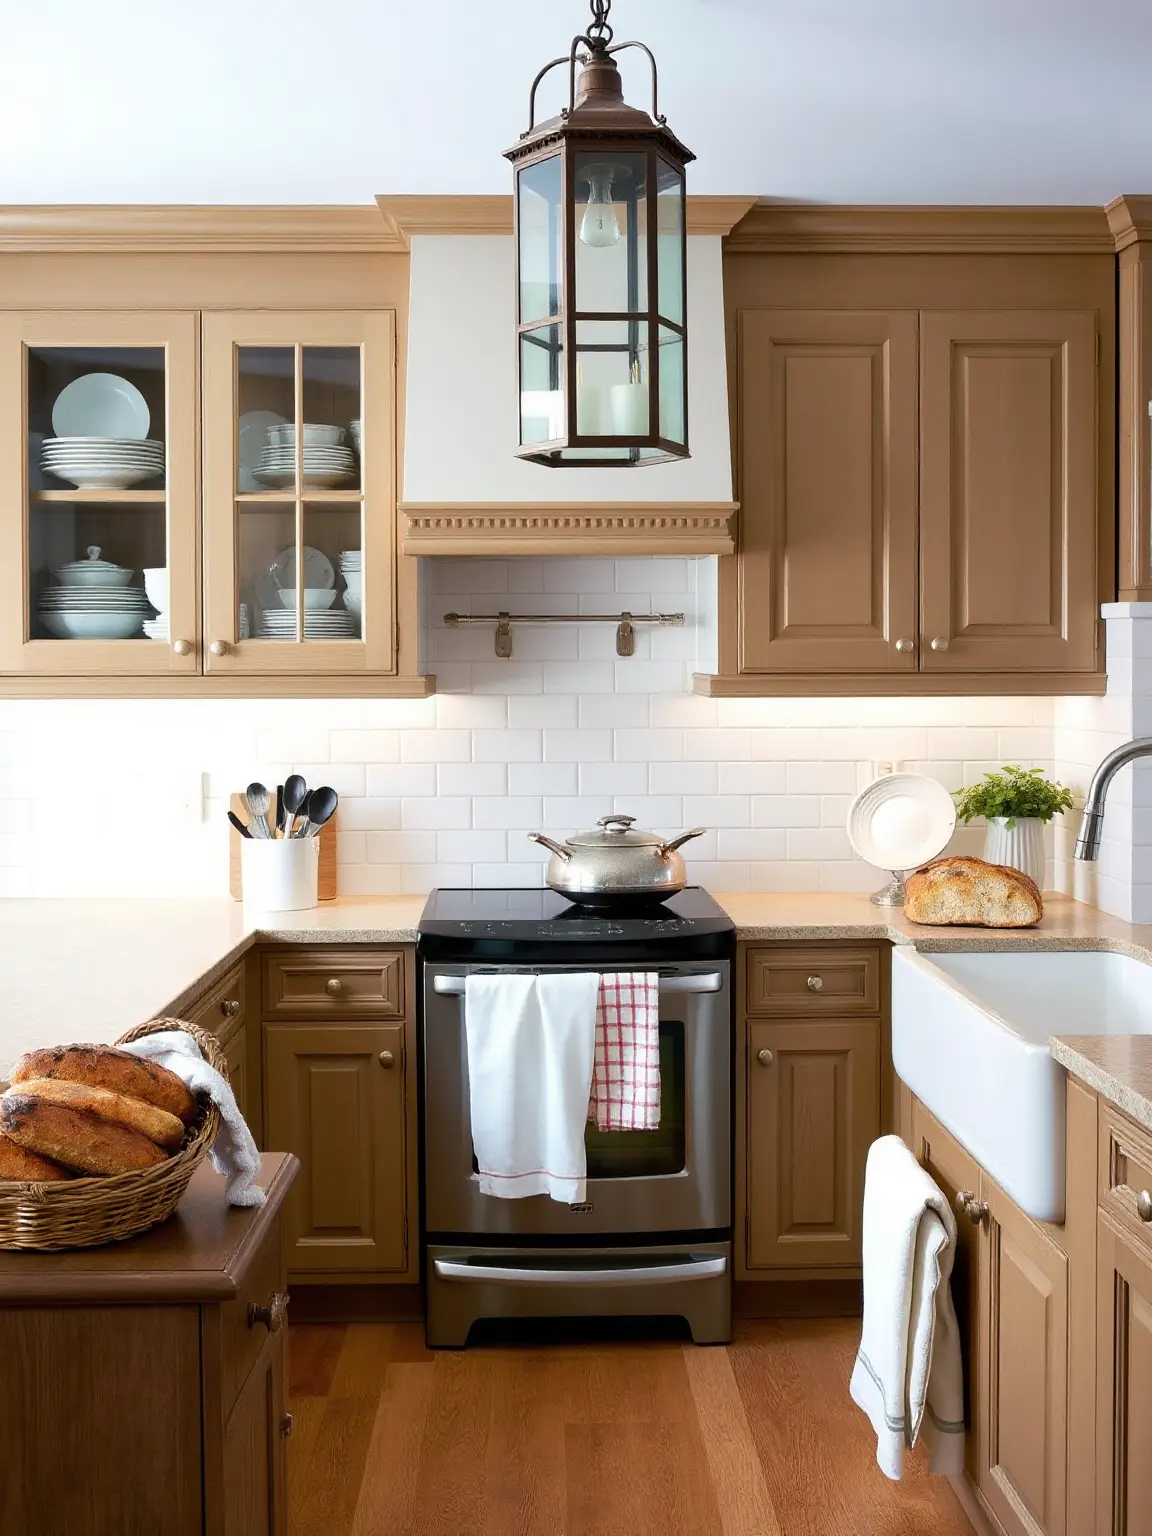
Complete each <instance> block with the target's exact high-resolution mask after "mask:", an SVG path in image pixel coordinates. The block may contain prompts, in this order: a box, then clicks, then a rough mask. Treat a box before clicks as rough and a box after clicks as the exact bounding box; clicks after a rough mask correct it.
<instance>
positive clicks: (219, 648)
mask: <svg viewBox="0 0 1152 1536" xmlns="http://www.w3.org/2000/svg"><path fill="white" fill-rule="evenodd" d="M208 650H209V651H210V653H211V654H212V655H213V656H227V654H228V642H227V640H213V642H212V644H211V645H210V646H209V647H208Z"/></svg>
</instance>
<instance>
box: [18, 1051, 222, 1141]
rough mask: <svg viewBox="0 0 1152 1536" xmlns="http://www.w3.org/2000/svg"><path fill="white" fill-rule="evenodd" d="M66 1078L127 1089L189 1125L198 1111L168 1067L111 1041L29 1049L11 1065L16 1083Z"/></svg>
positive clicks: (115, 1090) (110, 1088) (93, 1085)
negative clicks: (39, 1049) (99, 1043)
mask: <svg viewBox="0 0 1152 1536" xmlns="http://www.w3.org/2000/svg"><path fill="white" fill-rule="evenodd" d="M44 1077H51V1078H63V1079H65V1080H66V1081H67V1082H70V1083H83V1084H84V1085H85V1086H86V1087H89V1088H105V1089H107V1090H108V1092H109V1093H126V1094H127V1095H128V1096H129V1098H132V1099H143V1100H144V1102H145V1103H146V1104H155V1105H156V1107H157V1109H164V1110H167V1111H168V1113H169V1114H170V1115H175V1116H176V1117H177V1119H179V1120H182V1121H183V1122H184V1124H185V1125H187V1124H188V1123H189V1122H190V1121H191V1120H193V1119H194V1118H195V1115H196V1100H195V1099H194V1098H193V1097H192V1095H191V1094H190V1093H189V1091H188V1089H187V1088H186V1087H185V1086H184V1084H183V1083H182V1082H181V1081H180V1079H179V1078H178V1077H177V1076H176V1074H175V1072H169V1070H168V1068H167V1067H160V1066H157V1065H156V1063H155V1062H154V1061H143V1060H141V1058H140V1057H138V1056H133V1055H132V1054H131V1053H130V1052H128V1051H118V1050H117V1049H116V1047H115V1046H112V1045H56V1046H50V1047H49V1048H48V1049H46V1050H41V1051H29V1052H28V1054H27V1055H26V1056H21V1058H20V1060H19V1061H18V1062H17V1063H16V1065H15V1066H14V1067H13V1068H12V1078H11V1081H12V1083H13V1084H16V1083H27V1082H31V1081H32V1080H33V1079H36V1078H44Z"/></svg>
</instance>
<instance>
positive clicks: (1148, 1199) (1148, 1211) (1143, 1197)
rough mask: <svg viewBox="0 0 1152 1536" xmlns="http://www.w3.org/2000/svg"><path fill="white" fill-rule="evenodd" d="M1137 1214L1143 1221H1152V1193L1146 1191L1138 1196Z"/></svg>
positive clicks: (1143, 1190) (1142, 1191)
mask: <svg viewBox="0 0 1152 1536" xmlns="http://www.w3.org/2000/svg"><path fill="white" fill-rule="evenodd" d="M1136 1213H1137V1215H1138V1216H1139V1217H1140V1220H1141V1221H1152V1193H1150V1192H1149V1191H1148V1190H1146V1189H1142V1190H1141V1191H1140V1193H1139V1194H1138V1195H1137V1196H1136Z"/></svg>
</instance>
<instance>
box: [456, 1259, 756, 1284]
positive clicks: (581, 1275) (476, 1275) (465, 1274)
mask: <svg viewBox="0 0 1152 1536" xmlns="http://www.w3.org/2000/svg"><path fill="white" fill-rule="evenodd" d="M434 1267H435V1270H436V1278H437V1279H438V1280H465V1281H470V1282H471V1283H472V1284H473V1285H605V1286H629V1285H671V1284H673V1283H674V1282H676V1281H680V1280H715V1279H716V1278H717V1276H719V1275H723V1274H724V1273H725V1272H726V1271H727V1269H728V1260H727V1258H726V1257H725V1255H724V1254H708V1255H707V1256H703V1255H701V1257H699V1258H691V1257H689V1258H685V1259H684V1260H683V1261H682V1262H678V1263H674V1264H637V1265H635V1266H634V1267H629V1268H627V1269H624V1268H612V1269H564V1268H562V1267H556V1268H540V1269H528V1268H525V1267H522V1266H520V1265H516V1264H510V1265H503V1264H474V1263H471V1262H470V1261H468V1260H466V1259H436V1260H435V1261H434Z"/></svg>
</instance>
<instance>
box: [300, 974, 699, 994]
mask: <svg viewBox="0 0 1152 1536" xmlns="http://www.w3.org/2000/svg"><path fill="white" fill-rule="evenodd" d="M474 974H477V973H474ZM478 974H481V975H488V976H490V975H494V974H496V973H495V972H492V971H484V972H480V973H478ZM508 974H509V975H539V974H540V973H539V972H536V971H532V972H524V971H510V972H509V973H508ZM466 980H467V978H466V977H464V976H433V978H432V990H433V992H435V993H436V995H437V997H463V996H464V987H465V982H466ZM329 986H331V982H329ZM723 986H724V978H723V977H722V976H721V975H720V973H719V971H706V972H705V973H704V974H703V975H699V976H661V978H660V990H661V992H665V993H669V992H719V991H721V990H722V989H723Z"/></svg>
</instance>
